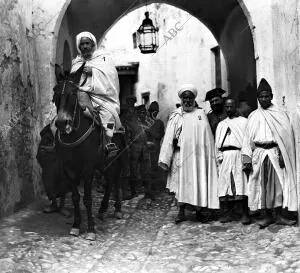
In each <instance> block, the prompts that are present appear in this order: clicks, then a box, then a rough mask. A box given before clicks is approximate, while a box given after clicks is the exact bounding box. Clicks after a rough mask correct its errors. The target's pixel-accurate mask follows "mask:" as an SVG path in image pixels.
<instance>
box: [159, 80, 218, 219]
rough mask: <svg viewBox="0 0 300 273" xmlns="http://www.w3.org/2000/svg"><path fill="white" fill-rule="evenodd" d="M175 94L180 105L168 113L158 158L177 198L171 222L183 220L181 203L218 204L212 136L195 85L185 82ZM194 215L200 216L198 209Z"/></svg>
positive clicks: (170, 187) (213, 205) (216, 205)
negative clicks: (196, 102) (176, 210)
mask: <svg viewBox="0 0 300 273" xmlns="http://www.w3.org/2000/svg"><path fill="white" fill-rule="evenodd" d="M178 96H179V97H180V99H181V107H179V108H177V109H176V110H175V111H174V112H173V113H172V114H171V115H170V118H169V121H168V124H167V129H166V133H165V137H164V140H163V143H162V146H161V150H160V155H159V160H158V163H159V166H160V167H161V168H163V169H164V170H167V171H168V182H167V188H169V190H170V191H171V192H175V195H176V198H177V200H178V202H179V213H178V216H177V218H176V220H175V223H180V222H182V221H185V220H186V218H185V211H184V209H185V204H190V205H193V206H195V207H196V208H197V207H208V208H215V209H216V208H219V202H218V197H217V165H216V158H215V149H214V139H213V135H212V131H211V128H210V125H209V123H208V120H207V117H206V114H205V112H204V110H203V109H199V108H196V107H195V98H196V96H197V89H196V87H195V86H194V85H192V84H185V85H183V86H182V87H181V88H180V89H179V91H178ZM196 217H197V219H198V220H201V215H200V212H199V211H197V212H196Z"/></svg>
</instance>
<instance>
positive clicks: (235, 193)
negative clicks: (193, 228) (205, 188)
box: [215, 98, 250, 225]
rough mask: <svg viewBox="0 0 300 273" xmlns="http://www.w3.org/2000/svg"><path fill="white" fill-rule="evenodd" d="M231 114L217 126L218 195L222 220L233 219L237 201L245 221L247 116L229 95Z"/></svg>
mask: <svg viewBox="0 0 300 273" xmlns="http://www.w3.org/2000/svg"><path fill="white" fill-rule="evenodd" d="M224 108H225V112H226V114H227V116H228V117H227V118H226V119H224V120H222V121H221V122H220V123H219V124H218V127H217V130H216V139H215V141H216V156H217V162H218V165H219V179H218V196H219V200H220V207H221V209H222V211H223V212H225V215H223V216H222V217H221V218H220V222H221V223H227V222H230V221H232V217H231V212H232V210H233V207H234V204H235V201H237V202H239V203H241V205H242V206H241V207H242V218H241V223H242V224H244V225H246V224H250V218H249V214H248V200H247V177H246V174H245V173H244V172H243V163H242V153H241V148H242V144H243V138H244V134H245V129H246V125H247V119H246V118H244V117H241V116H239V115H238V114H237V111H236V101H235V100H234V99H232V98H227V99H226V100H225V103H224Z"/></svg>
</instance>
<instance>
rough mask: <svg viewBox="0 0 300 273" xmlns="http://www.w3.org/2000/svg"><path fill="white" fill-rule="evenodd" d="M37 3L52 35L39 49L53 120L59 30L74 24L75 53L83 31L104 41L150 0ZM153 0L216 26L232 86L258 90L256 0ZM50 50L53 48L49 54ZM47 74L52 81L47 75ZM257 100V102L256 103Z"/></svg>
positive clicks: (41, 40)
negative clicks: (111, 30)
mask: <svg viewBox="0 0 300 273" xmlns="http://www.w3.org/2000/svg"><path fill="white" fill-rule="evenodd" d="M36 2H37V3H38V5H39V7H38V8H37V13H38V16H36V17H35V20H36V21H37V22H36V23H35V24H36V25H42V26H43V28H44V29H43V31H44V32H45V33H46V36H47V37H46V39H45V35H44V36H41V37H38V38H37V52H38V67H39V73H40V74H41V76H40V79H43V80H42V82H41V83H40V86H41V89H42V90H41V91H42V94H41V96H42V98H41V101H42V106H43V109H44V111H45V113H42V116H44V117H45V118H43V117H42V119H44V121H48V120H49V116H51V112H53V110H52V109H51V107H52V106H49V101H50V100H51V99H50V95H49V90H50V89H52V87H53V85H54V83H55V78H54V69H53V68H54V63H55V56H56V51H57V50H56V49H57V48H56V47H57V40H58V34H59V31H60V26H61V24H62V22H65V23H66V24H67V26H68V36H69V37H71V39H72V49H71V51H73V52H75V50H74V49H75V48H74V46H75V45H74V38H75V35H76V34H77V33H79V32H81V31H84V30H87V31H90V32H92V33H94V34H95V36H96V37H97V38H98V39H99V38H100V37H101V36H102V35H103V34H104V33H105V31H106V30H107V29H109V28H110V27H111V26H112V25H113V24H114V23H115V22H117V21H118V20H119V19H120V18H121V17H122V16H124V15H125V14H127V13H129V12H130V11H132V10H134V9H136V8H138V7H141V6H144V5H145V4H146V1H145V0H139V1H134V2H132V1H130V0H122V1H111V0H103V1H98V0H90V1H80V0H65V1H59V0H54V1H51V3H50V2H48V3H45V1H42V0H36ZM147 2H148V4H150V3H166V4H169V5H173V6H175V7H177V8H180V9H182V10H185V11H187V12H189V13H190V14H191V15H193V16H194V17H196V18H198V19H199V20H200V21H201V22H202V23H204V24H205V25H206V26H207V27H208V28H209V29H210V31H211V32H212V33H213V35H214V36H215V38H216V40H217V41H218V43H219V44H220V46H221V48H222V51H223V54H224V57H225V60H226V63H227V71H228V72H229V73H228V74H229V78H228V80H229V82H230V85H229V90H230V91H231V92H232V93H234V94H237V93H238V92H240V91H241V90H245V88H246V87H247V86H248V85H249V84H250V85H251V86H253V87H254V89H255V88H256V63H255V56H256V54H255V52H254V50H255V49H256V46H254V42H253V37H252V32H253V26H252V23H251V20H249V18H250V12H248V13H247V14H246V15H245V10H246V11H247V5H249V3H248V2H250V1H248V0H246V1H245V0H228V1H226V2H225V1H223V0H202V1H191V0H184V1H182V0H155V1H147ZM245 2H247V4H245ZM50 6H51V7H50ZM47 12H48V13H47ZM45 17H47V18H45ZM41 19H43V22H44V21H47V24H43V23H41V22H42V20H41ZM249 22H250V23H249ZM244 24H245V25H244ZM237 25H239V28H237ZM239 32H241V34H240V33H239ZM245 37H246V39H245ZM243 40H247V41H248V42H247V45H248V48H247V50H245V48H243V47H244V45H245V44H244V43H243V42H241V41H243ZM46 43H47V45H46ZM49 45H50V47H49ZM45 48H47V52H46V54H45ZM245 55H246V57H245ZM47 58H48V60H47ZM245 62H246V65H245ZM249 63H250V66H249ZM46 75H47V79H45V78H46V77H45V76H46ZM49 75H51V77H49ZM255 102H256V101H255ZM255 102H253V106H254V104H255Z"/></svg>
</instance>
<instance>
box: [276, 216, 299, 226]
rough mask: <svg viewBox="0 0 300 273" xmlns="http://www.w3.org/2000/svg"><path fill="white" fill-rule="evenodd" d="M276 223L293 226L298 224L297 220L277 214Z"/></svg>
mask: <svg viewBox="0 0 300 273" xmlns="http://www.w3.org/2000/svg"><path fill="white" fill-rule="evenodd" d="M276 224H277V225H285V226H293V225H295V224H296V221H295V220H289V219H286V218H284V217H283V216H282V215H277V216H276Z"/></svg>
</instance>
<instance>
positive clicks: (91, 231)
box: [83, 172, 96, 240]
mask: <svg viewBox="0 0 300 273" xmlns="http://www.w3.org/2000/svg"><path fill="white" fill-rule="evenodd" d="M90 173H91V174H92V172H90ZM92 178H93V177H92V175H90V174H89V175H87V176H86V177H85V178H84V197H83V203H84V205H85V207H86V211H87V220H88V228H87V233H88V234H87V236H86V239H87V240H95V239H96V232H95V222H94V217H93V212H92V202H93V200H92Z"/></svg>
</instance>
